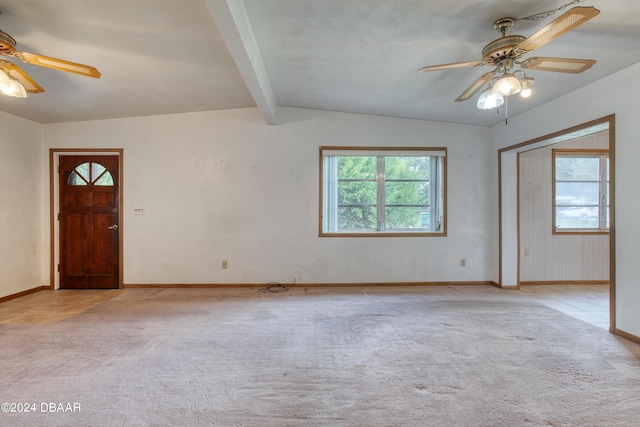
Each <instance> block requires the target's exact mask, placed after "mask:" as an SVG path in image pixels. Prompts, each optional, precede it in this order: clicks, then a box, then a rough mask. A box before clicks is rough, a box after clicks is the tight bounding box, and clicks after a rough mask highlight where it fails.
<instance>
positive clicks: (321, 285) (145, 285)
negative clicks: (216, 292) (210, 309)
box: [123, 281, 495, 289]
mask: <svg viewBox="0 0 640 427" xmlns="http://www.w3.org/2000/svg"><path fill="white" fill-rule="evenodd" d="M267 284H268V283H126V284H124V286H123V288H124V289H134V288H262V287H264V286H266V285H267ZM281 284H282V285H284V286H293V284H292V283H281ZM462 285H485V286H486V285H490V286H495V282H492V281H475V282H371V283H302V282H298V283H297V284H296V286H297V287H301V288H334V287H335V288H348V287H361V286H462Z"/></svg>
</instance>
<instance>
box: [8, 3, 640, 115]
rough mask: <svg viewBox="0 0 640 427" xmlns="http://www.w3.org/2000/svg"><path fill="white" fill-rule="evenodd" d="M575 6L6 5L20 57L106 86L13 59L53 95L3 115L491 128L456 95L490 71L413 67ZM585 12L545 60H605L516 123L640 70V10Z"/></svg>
mask: <svg viewBox="0 0 640 427" xmlns="http://www.w3.org/2000/svg"><path fill="white" fill-rule="evenodd" d="M569 1H570V0H490V1H482V2H479V1H476V0H456V1H451V0H244V1H242V0H110V1H104V0H56V1H55V2H54V1H51V0H0V13H1V14H0V28H1V29H2V30H3V31H5V32H7V33H9V34H10V35H11V36H13V38H15V39H16V40H17V48H18V49H21V50H25V51H29V52H34V53H39V54H42V55H47V56H52V57H56V58H61V59H66V60H69V61H74V62H79V63H82V64H88V65H92V66H95V67H96V68H97V69H98V70H99V71H100V72H101V73H102V77H101V78H100V79H97V80H96V79H91V78H87V77H83V76H79V75H75V74H70V73H64V72H60V71H57V70H52V69H47V68H42V67H38V66H34V65H30V64H24V63H21V62H16V63H17V64H18V65H19V66H20V67H21V68H22V69H23V70H24V71H26V72H27V73H28V74H29V75H30V76H31V77H32V78H34V79H35V80H36V81H37V82H38V83H39V84H40V86H42V87H43V88H44V89H45V92H44V93H41V94H34V95H29V96H28V98H26V99H16V98H10V97H6V96H0V110H2V111H5V112H8V113H11V114H15V115H17V116H21V117H25V118H28V119H31V120H34V121H36V122H39V123H58V122H68V121H83V120H95V119H107V118H119V117H133V116H145V115H154V114H168V113H181V112H194V111H208V110H219V109H231V108H243V107H253V106H256V105H257V106H258V107H259V108H260V110H261V111H262V113H263V115H264V116H265V120H266V121H267V122H269V123H272V124H275V123H277V107H278V106H283V107H299V108H314V109H324V110H334V111H345V112H353V113H363V114H377V115H383V116H394V117H407V118H416V119H424V120H433V121H445V122H454V123H465V124H475V125H483V126H490V125H493V124H496V123H499V122H501V121H503V120H504V115H503V113H504V112H503V111H501V112H500V114H496V111H495V110H488V111H482V110H478V109H477V108H476V106H475V103H476V99H477V96H478V94H476V96H474V97H473V98H472V99H470V100H468V101H465V102H462V103H455V102H454V99H455V98H456V97H457V96H458V95H459V94H460V93H461V92H462V91H464V90H465V89H466V88H467V86H469V85H470V84H471V83H472V82H473V81H474V80H475V79H476V78H478V77H479V76H480V75H481V74H483V73H485V72H487V71H489V70H490V69H491V68H489V67H476V68H466V69H457V70H449V71H437V72H430V73H416V70H417V69H418V68H420V67H422V66H424V65H434V64H441V63H449V62H461V61H471V60H477V59H481V56H482V55H481V51H482V48H483V47H484V46H485V45H486V44H487V43H489V42H490V41H492V40H494V39H496V38H498V37H499V36H500V34H499V33H498V32H496V31H495V30H493V28H492V24H493V22H494V21H495V20H496V19H498V18H502V17H514V18H521V17H525V16H529V15H532V14H535V13H538V12H543V11H546V10H551V9H555V8H558V7H560V6H562V5H563V4H566V3H568V2H569ZM578 5H579V6H595V7H596V8H597V9H599V10H600V11H601V13H600V15H598V16H597V17H595V18H594V19H592V20H591V21H588V22H587V23H585V24H583V25H581V26H580V27H578V28H577V29H575V30H573V31H570V32H569V33H567V34H565V35H562V36H561V37H559V38H558V39H556V40H554V41H552V42H551V43H549V44H548V45H546V46H544V47H541V48H540V49H538V50H536V51H535V56H556V57H571V58H582V59H595V60H597V63H596V65H594V67H593V68H592V69H590V70H588V71H586V72H584V73H582V74H576V75H574V74H564V73H551V72H543V71H533V70H532V71H530V72H528V73H527V74H528V75H531V76H533V77H535V79H536V84H535V85H534V86H533V89H534V95H532V97H531V98H529V99H527V100H523V99H520V98H519V97H515V96H514V97H511V99H513V100H512V101H511V102H510V103H509V115H510V116H515V115H518V114H520V113H522V112H524V111H527V110H529V109H531V108H534V107H536V106H538V105H541V104H543V103H545V102H548V101H550V100H552V99H554V98H557V97H559V96H562V95H564V94H566V93H568V92H571V91H573V90H575V89H578V88H580V87H582V86H585V85H587V84H589V83H591V82H593V81H595V80H598V79H600V78H602V77H604V76H607V75H609V74H611V73H614V72H616V71H617V70H620V69H622V68H625V67H628V66H630V65H632V64H635V63H637V62H640V24H639V22H640V2H638V1H637V0H609V1H607V0H586V1H583V2H580V4H578ZM573 6H575V5H573ZM573 6H570V7H573ZM561 13H562V12H558V13H556V14H554V15H552V16H551V17H549V18H546V19H540V20H536V21H529V20H520V21H518V22H516V24H515V26H514V27H513V28H512V30H511V31H510V32H509V34H520V35H524V36H529V35H531V34H533V33H535V32H536V31H537V30H538V29H540V28H542V27H543V26H544V25H546V24H547V23H549V22H551V20H553V19H555V18H556V17H558V16H560V14H561ZM533 55H534V54H529V55H527V56H528V57H530V56H533ZM14 62H15V61H14ZM594 102H596V101H594Z"/></svg>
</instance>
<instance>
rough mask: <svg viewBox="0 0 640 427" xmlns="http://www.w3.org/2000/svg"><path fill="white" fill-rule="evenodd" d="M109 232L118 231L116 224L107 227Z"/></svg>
mask: <svg viewBox="0 0 640 427" xmlns="http://www.w3.org/2000/svg"><path fill="white" fill-rule="evenodd" d="M108 228H109V230H117V229H118V224H113V225H112V226H111V227H108Z"/></svg>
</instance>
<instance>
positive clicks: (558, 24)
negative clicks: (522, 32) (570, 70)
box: [514, 6, 600, 53]
mask: <svg viewBox="0 0 640 427" xmlns="http://www.w3.org/2000/svg"><path fill="white" fill-rule="evenodd" d="M599 13H600V11H599V10H598V9H596V8H595V7H593V6H589V7H582V6H578V7H574V8H573V9H571V10H569V11H568V12H565V13H564V14H563V15H561V16H559V17H558V18H556V19H555V20H554V21H552V22H551V23H550V24H548V25H546V26H545V27H544V28H542V29H541V30H540V31H538V32H537V33H535V34H534V35H532V36H531V37H529V38H527V39H525V40H524V41H522V42H521V43H519V44H518V45H517V46H516V47H515V48H514V50H516V51H524V52H525V53H526V52H531V51H532V50H534V49H537V48H539V47H541V46H544V45H545V44H547V43H549V42H550V41H552V40H555V39H556V38H558V37H560V36H561V35H563V34H564V33H566V32H567V31H570V30H573V29H574V28H576V27H577V26H578V25H582V24H584V23H585V22H587V21H588V20H589V19H591V18H593V17H595V16H597V15H598V14H599Z"/></svg>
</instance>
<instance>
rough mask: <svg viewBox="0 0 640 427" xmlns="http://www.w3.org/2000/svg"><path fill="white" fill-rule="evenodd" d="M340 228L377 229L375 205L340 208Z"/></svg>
mask: <svg viewBox="0 0 640 427" xmlns="http://www.w3.org/2000/svg"><path fill="white" fill-rule="evenodd" d="M338 228H339V229H340V230H343V231H344V230H377V228H378V221H377V219H376V207H375V206H363V207H355V206H349V207H344V206H341V207H339V208H338Z"/></svg>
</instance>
